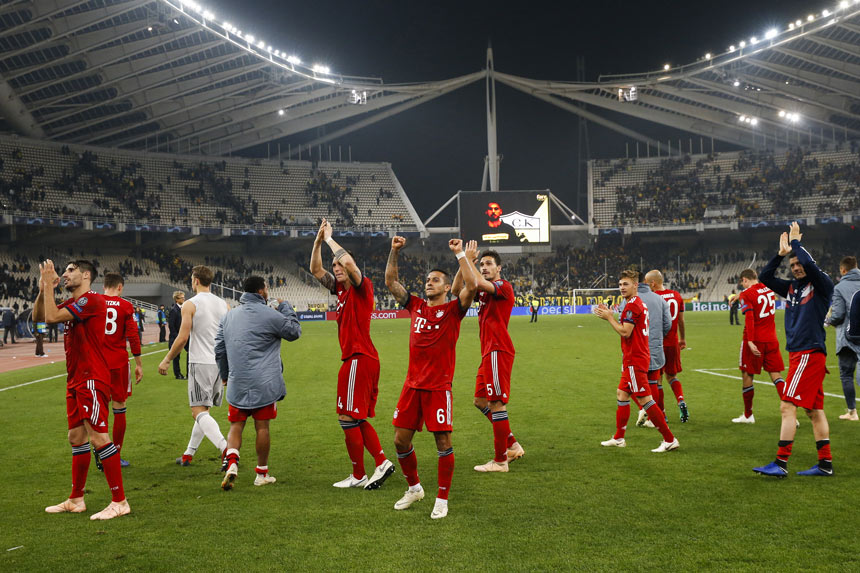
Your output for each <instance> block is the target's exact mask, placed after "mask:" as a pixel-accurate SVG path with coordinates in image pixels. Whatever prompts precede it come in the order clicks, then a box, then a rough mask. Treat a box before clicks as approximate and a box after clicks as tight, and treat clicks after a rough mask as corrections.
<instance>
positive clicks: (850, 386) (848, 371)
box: [836, 348, 860, 410]
mask: <svg viewBox="0 0 860 573" xmlns="http://www.w3.org/2000/svg"><path fill="white" fill-rule="evenodd" d="M836 356H838V357H839V379H840V380H841V381H842V393H843V394H844V395H845V405H846V406H847V407H848V409H849V410H854V409H856V408H857V405H856V403H855V400H856V392H855V389H854V377H855V375H856V376H857V383H858V384H860V370H858V369H857V361H858V360H860V356H858V355H857V354H856V353H855V352H854V351H853V350H851V349H850V348H843V349H842V350H840V351H839V354H837V355H836Z"/></svg>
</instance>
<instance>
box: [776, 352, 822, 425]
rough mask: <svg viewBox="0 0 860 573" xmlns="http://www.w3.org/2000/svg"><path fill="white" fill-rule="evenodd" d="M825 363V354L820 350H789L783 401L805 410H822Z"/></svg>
mask: <svg viewBox="0 0 860 573" xmlns="http://www.w3.org/2000/svg"><path fill="white" fill-rule="evenodd" d="M826 363H827V355H826V354H824V353H823V352H821V351H820V350H812V351H807V352H789V353H788V376H786V377H785V390H784V391H783V394H782V399H783V401H785V402H791V403H792V404H794V405H795V406H798V407H800V408H806V409H807V410H823V409H824V388H823V387H822V382H824V375H825V374H827V367H826V366H825V364H826Z"/></svg>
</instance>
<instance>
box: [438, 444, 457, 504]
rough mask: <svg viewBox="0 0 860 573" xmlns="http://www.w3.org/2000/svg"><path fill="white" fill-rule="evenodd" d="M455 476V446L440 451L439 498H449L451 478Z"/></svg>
mask: <svg viewBox="0 0 860 573" xmlns="http://www.w3.org/2000/svg"><path fill="white" fill-rule="evenodd" d="M453 477H454V448H448V449H447V450H445V451H444V452H439V493H437V494H436V497H438V498H439V499H448V494H449V493H450V492H451V479H452V478H453Z"/></svg>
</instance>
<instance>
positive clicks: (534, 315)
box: [529, 310, 537, 322]
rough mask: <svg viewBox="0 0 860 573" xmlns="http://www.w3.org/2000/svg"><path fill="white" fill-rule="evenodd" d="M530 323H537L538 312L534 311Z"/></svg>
mask: <svg viewBox="0 0 860 573" xmlns="http://www.w3.org/2000/svg"><path fill="white" fill-rule="evenodd" d="M529 322H537V311H536V310H533V311H532V318H531V320H529Z"/></svg>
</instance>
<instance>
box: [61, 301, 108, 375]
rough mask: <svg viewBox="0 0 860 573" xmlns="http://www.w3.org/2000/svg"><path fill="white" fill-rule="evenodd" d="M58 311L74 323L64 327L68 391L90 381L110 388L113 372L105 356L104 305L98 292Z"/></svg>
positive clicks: (71, 302)
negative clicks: (70, 315)
mask: <svg viewBox="0 0 860 573" xmlns="http://www.w3.org/2000/svg"><path fill="white" fill-rule="evenodd" d="M58 308H65V309H67V310H68V311H69V312H70V313H72V316H74V317H75V319H74V320H70V321H69V322H67V323H66V326H65V335H64V336H63V345H64V346H65V349H66V371H67V372H68V374H69V377H68V379H67V385H68V387H69V388H77V387H78V386H84V385H85V384H86V383H87V381H88V380H95V381H96V382H97V383H101V384H103V385H104V386H105V387H107V386H108V385H109V384H110V372H109V371H108V367H107V364H106V363H105V358H104V354H103V348H104V345H105V301H104V299H103V298H102V295H100V294H99V293H97V292H93V291H89V292H85V293H84V294H82V295H81V296H79V297H78V298H77V299H74V298H70V299H68V300H66V301H64V302H63V303H62V304H61V305H60V306H59V307H58Z"/></svg>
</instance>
